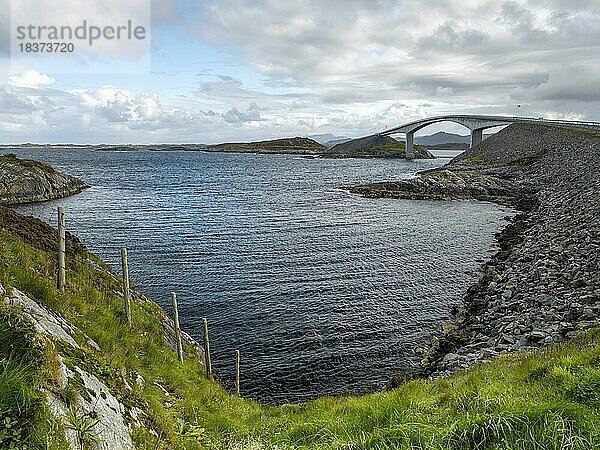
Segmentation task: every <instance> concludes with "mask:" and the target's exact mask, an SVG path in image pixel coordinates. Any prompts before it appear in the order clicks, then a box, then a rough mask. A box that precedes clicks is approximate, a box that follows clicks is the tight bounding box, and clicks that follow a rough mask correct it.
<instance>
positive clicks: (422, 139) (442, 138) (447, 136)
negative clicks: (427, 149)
mask: <svg viewBox="0 0 600 450" xmlns="http://www.w3.org/2000/svg"><path fill="white" fill-rule="evenodd" d="M448 143H453V144H454V143H456V144H469V143H471V136H468V135H467V136H463V135H461V134H454V133H445V132H443V131H439V132H437V133H435V134H432V135H429V136H415V144H419V145H425V146H427V145H438V144H448Z"/></svg>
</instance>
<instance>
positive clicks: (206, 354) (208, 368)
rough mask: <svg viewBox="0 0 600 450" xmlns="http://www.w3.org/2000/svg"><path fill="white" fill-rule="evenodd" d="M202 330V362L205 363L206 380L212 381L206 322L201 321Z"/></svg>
mask: <svg viewBox="0 0 600 450" xmlns="http://www.w3.org/2000/svg"><path fill="white" fill-rule="evenodd" d="M202 327H203V328H204V362H205V363H206V378H208V379H209V380H212V365H211V363H210V342H209V340H208V320H206V319H202Z"/></svg>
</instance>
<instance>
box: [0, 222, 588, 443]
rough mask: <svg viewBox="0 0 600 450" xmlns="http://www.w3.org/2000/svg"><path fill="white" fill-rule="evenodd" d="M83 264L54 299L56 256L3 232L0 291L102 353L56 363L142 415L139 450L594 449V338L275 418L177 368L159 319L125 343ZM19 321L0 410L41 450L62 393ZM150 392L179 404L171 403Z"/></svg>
mask: <svg viewBox="0 0 600 450" xmlns="http://www.w3.org/2000/svg"><path fill="white" fill-rule="evenodd" d="M89 258H91V259H93V260H94V261H96V262H99V261H98V260H97V259H96V258H95V257H90V255H88V254H85V253H79V254H78V255H77V256H76V257H75V259H74V260H73V258H72V260H71V261H70V265H69V270H68V289H67V290H66V292H64V293H59V292H57V291H56V289H55V288H54V280H55V272H54V270H55V264H54V261H53V259H54V258H53V255H52V254H48V253H46V252H45V251H43V250H40V249H37V248H34V247H32V246H30V245H28V244H26V243H24V242H22V241H21V240H19V239H18V238H16V237H15V236H13V235H11V234H9V233H8V232H6V231H3V230H0V281H1V282H2V284H3V285H4V286H7V285H10V286H14V287H16V288H18V289H21V290H23V291H25V292H26V293H28V294H29V295H31V296H32V297H34V298H35V299H36V300H38V301H39V302H41V303H42V304H45V305H47V306H49V307H51V308H53V309H55V310H57V311H59V312H61V314H63V315H64V316H65V317H67V318H68V319H69V320H70V321H72V322H73V323H74V324H75V325H76V326H77V327H79V329H80V330H82V331H84V332H85V333H86V334H87V335H88V336H90V337H91V338H92V339H94V340H95V341H96V342H97V343H98V344H99V345H100V347H101V348H102V351H101V352H97V351H95V350H94V349H93V348H91V347H90V346H89V345H88V344H86V341H85V338H84V337H83V336H78V337H77V339H78V342H79V343H80V345H82V346H83V348H84V350H83V351H74V350H71V349H68V348H64V347H63V346H58V350H59V351H60V353H61V354H62V355H63V356H64V357H65V361H66V363H67V364H68V365H72V364H78V365H81V366H83V367H85V368H86V370H88V371H90V372H91V373H93V374H95V375H96V376H97V377H98V378H100V379H102V380H103V381H104V382H105V383H106V384H107V385H108V386H109V387H110V388H111V390H112V392H113V393H114V394H115V395H116V396H117V397H118V398H119V399H120V400H121V401H122V402H123V403H124V404H126V405H136V406H139V407H140V408H142V409H143V410H144V411H145V412H146V415H145V416H144V417H143V423H144V427H142V428H140V429H137V430H136V431H135V433H134V436H133V437H134V441H135V443H136V445H137V447H138V448H142V449H171V448H184V449H200V448H215V449H236V448H237V449H295V448H306V449H324V448H325V449H330V448H331V449H344V450H353V449H365V450H366V449H457V450H458V449H489V450H492V449H493V450H510V449H515V450H516V449H532V450H533V449H556V450H558V449H563V448H568V449H582V450H583V449H586V450H587V449H592V448H600V428H599V426H598V424H599V423H600V346H599V344H600V332H599V331H598V330H592V331H590V332H587V333H586V334H582V335H580V336H579V337H577V338H576V339H575V340H573V341H572V342H569V343H567V344H563V345H557V346H554V347H549V348H545V349H541V350H538V351H535V352H530V353H523V354H513V355H505V356H502V357H499V358H497V359H496V360H494V361H493V362H491V363H488V364H484V365H481V366H478V367H475V368H473V369H471V370H469V371H466V372H461V373H458V374H455V375H453V376H451V377H449V378H446V379H441V380H437V381H432V382H428V381H423V380H412V381H408V382H406V383H405V384H404V385H402V386H400V387H399V388H397V389H394V390H393V391H389V392H381V393H375V394H371V395H366V396H360V397H343V398H332V397H326V398H321V399H318V400H315V401H311V402H307V403H303V404H296V405H286V406H281V407H271V406H265V405H261V404H258V403H256V402H254V401H251V400H246V399H241V398H238V397H235V396H230V395H228V394H227V392H225V391H224V390H223V389H222V388H221V387H219V386H218V385H217V384H216V383H214V382H211V381H208V380H207V379H205V377H204V375H203V368H202V367H201V366H200V365H199V363H198V362H197V361H195V360H194V359H193V358H192V357H186V359H185V362H184V363H183V364H179V363H178V362H177V357H176V355H175V353H174V352H173V351H172V350H170V349H169V348H168V347H167V346H166V345H165V344H164V342H163V339H162V337H161V333H162V328H161V325H160V318H161V315H162V314H163V312H162V311H161V310H160V309H159V308H158V307H157V306H156V305H153V304H138V303H135V304H134V305H133V317H134V325H133V327H132V329H129V327H128V326H127V325H126V323H125V318H124V314H123V313H122V299H121V298H120V297H119V296H117V294H116V293H115V291H117V290H119V289H120V286H119V283H118V280H117V279H116V278H114V277H113V276H112V275H110V274H109V273H108V272H106V271H103V270H102V271H99V270H97V269H95V268H94V267H93V265H92V264H90V262H89ZM99 263H100V264H101V265H102V266H103V267H105V266H104V265H103V264H102V263H101V262H99ZM15 314H16V313H15V312H14V310H12V309H10V308H8V309H6V308H4V309H2V315H1V316H0V325H1V327H2V328H0V344H2V346H1V347H0V348H1V349H2V350H1V351H2V366H0V369H1V370H2V372H1V373H0V405H1V406H0V408H2V411H3V416H10V417H11V418H13V419H14V420H18V421H19V423H18V424H17V425H16V428H17V429H18V430H19V433H21V434H22V435H23V436H25V438H24V439H29V440H30V441H31V442H32V443H33V444H32V446H31V448H45V447H43V446H41V445H38V444H39V439H38V437H36V436H43V433H46V434H47V435H49V436H51V438H52V439H51V441H52V442H54V443H56V442H60V432H61V429H60V427H57V426H56V424H55V423H54V422H53V421H52V419H50V418H49V416H48V414H47V411H46V410H45V408H44V406H43V402H42V401H41V398H42V397H41V394H40V392H39V388H40V387H44V388H46V389H51V390H52V389H56V388H55V387H53V381H52V379H53V376H52V370H53V369H52V367H54V365H55V363H54V362H53V360H55V357H56V355H55V354H53V353H52V352H51V351H49V350H48V348H47V346H44V345H42V346H41V347H38V346H36V344H35V342H36V339H35V338H34V337H33V335H32V333H31V329H30V328H28V325H27V324H23V323H21V324H20V322H19V320H18V319H15V318H14V317H13V316H15ZM15 317H17V318H18V315H16V316H15ZM11 346H12V347H11ZM40 355H43V358H41V357H40ZM136 373H139V374H141V375H142V376H143V377H144V379H145V385H144V387H143V388H142V387H135V388H134V389H133V390H128V389H126V387H125V383H124V382H125V381H127V384H129V385H130V386H135V382H134V379H135V378H134V377H135V374H136ZM242 375H243V374H242ZM156 383H159V384H160V385H161V386H163V387H164V388H166V389H167V390H168V391H169V392H171V393H172V395H171V396H169V397H168V398H166V397H165V396H164V394H163V392H162V390H161V389H160V388H159V387H158V386H157V385H156ZM71 388H72V389H78V386H76V385H75V386H72V387H71ZM61 395H63V396H64V397H66V398H68V397H69V396H72V393H69V392H62V393H61ZM167 400H168V403H167ZM17 412H19V414H17ZM21 416H22V417H23V418H22V419H21V418H20V417H21ZM2 430H6V427H4V428H2V425H1V422H0V433H2V432H3V431H2ZM40 430H41V431H40ZM149 430H153V432H155V433H156V434H157V435H158V436H154V435H153V434H152V433H151V432H150V431H149ZM0 436H2V434H0ZM19 439H21V438H19ZM36 439H37V440H36ZM0 442H1V441H0ZM52 445H58V444H52ZM0 447H1V446H0ZM2 448H4V447H2ZM56 448H60V447H56Z"/></svg>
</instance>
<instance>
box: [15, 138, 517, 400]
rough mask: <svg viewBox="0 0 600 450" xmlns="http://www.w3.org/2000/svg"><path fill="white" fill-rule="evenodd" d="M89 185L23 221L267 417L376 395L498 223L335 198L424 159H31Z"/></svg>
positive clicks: (118, 155) (158, 155)
mask: <svg viewBox="0 0 600 450" xmlns="http://www.w3.org/2000/svg"><path fill="white" fill-rule="evenodd" d="M15 152H16V153H18V154H19V155H20V156H27V157H32V158H36V159H40V160H44V161H47V162H50V163H51V164H53V165H54V166H56V167H57V168H60V169H61V170H65V171H67V172H69V173H72V174H75V175H78V176H80V177H81V178H83V179H84V180H86V181H87V182H88V183H89V184H91V185H93V187H92V188H90V189H88V190H86V191H85V192H83V193H82V194H79V195H76V196H73V197H70V198H67V199H62V200H57V201H51V202H47V203H42V204H36V205H27V206H22V207H19V208H18V209H19V210H21V211H25V212H28V213H32V214H34V215H37V216H40V217H42V218H44V219H46V220H48V221H49V222H50V223H53V224H54V223H55V211H56V206H57V205H58V204H62V205H64V206H65V208H66V211H67V226H68V228H69V229H70V230H71V231H73V232H75V233H76V234H77V235H79V236H80V238H81V239H82V241H83V242H84V243H85V244H86V245H87V246H88V247H89V248H90V249H91V250H92V251H94V252H96V253H97V254H99V255H100V256H101V257H102V258H104V259H105V260H106V261H108V262H109V263H111V264H112V265H113V267H115V268H116V269H117V270H118V267H119V259H118V249H119V247H120V246H122V245H127V247H128V248H129V255H130V270H131V276H132V279H133V281H134V282H135V283H136V284H137V285H138V286H139V287H140V289H141V290H142V291H145V292H147V293H149V294H150V296H151V297H152V298H153V299H154V300H156V301H157V302H158V303H160V304H161V305H162V306H163V307H165V309H166V310H167V311H169V312H170V301H169V292H170V291H175V292H177V293H178V300H179V305H180V309H181V311H180V317H181V322H182V328H183V329H184V330H186V331H187V332H189V333H190V334H191V335H192V336H194V337H196V338H201V318H202V317H207V318H208V320H209V324H210V333H211V346H212V350H213V352H214V353H213V364H214V370H215V372H216V374H217V376H218V377H219V379H220V380H221V381H222V382H223V383H224V384H225V385H226V386H231V382H232V377H233V370H234V369H233V366H234V350H235V349H239V350H240V351H241V354H242V369H241V372H242V382H241V390H242V394H243V395H245V396H250V397H255V398H258V399H260V400H263V401H267V402H272V403H281V402H291V401H298V400H302V399H307V398H312V397H315V396H318V395H323V394H341V393H348V392H365V391H372V390H375V389H377V388H378V387H380V386H381V385H382V384H384V383H385V382H386V381H387V380H388V379H389V377H390V376H391V375H392V374H393V373H394V372H395V370H397V368H398V367H400V366H403V365H404V364H405V363H406V362H407V361H409V360H414V358H415V356H414V350H415V348H417V347H419V346H421V345H423V342H424V339H425V338H426V336H427V335H428V333H430V332H431V330H432V329H434V328H435V327H436V326H437V325H438V324H439V323H440V322H441V321H443V320H445V319H447V318H448V317H449V309H450V307H451V305H454V304H456V303H458V302H459V300H460V295H461V293H462V291H464V289H465V288H466V287H467V286H468V285H469V284H470V283H471V282H472V279H471V278H470V277H469V276H468V275H466V274H465V271H469V270H472V269H474V268H475V267H476V265H477V263H476V262H475V260H476V259H477V258H481V257H483V256H485V254H486V251H489V250H490V248H491V245H492V244H493V235H494V233H495V232H496V231H498V230H499V229H500V228H501V226H502V224H503V220H502V218H503V217H504V216H506V215H507V213H508V210H506V209H504V208H501V207H498V206H496V205H493V204H488V203H478V202H428V201H407V200H389V199H364V198H361V197H358V196H355V195H350V194H348V193H346V192H344V191H342V190H338V189H336V188H337V187H338V186H341V185H347V184H353V183H359V182H370V181H377V180H379V181H381V180H389V179H394V178H399V177H406V176H411V174H413V173H414V172H415V171H416V170H422V169H426V168H431V167H435V166H439V165H441V164H443V163H444V162H445V161H447V160H444V159H438V160H433V161H418V162H417V161H413V162H406V161H401V160H321V159H307V158H300V157H295V156H281V155H254V154H224V153H201V152H148V151H141V152H101V151H90V150H86V151H82V150H72V149H70V150H42V149H28V150H17V151H15Z"/></svg>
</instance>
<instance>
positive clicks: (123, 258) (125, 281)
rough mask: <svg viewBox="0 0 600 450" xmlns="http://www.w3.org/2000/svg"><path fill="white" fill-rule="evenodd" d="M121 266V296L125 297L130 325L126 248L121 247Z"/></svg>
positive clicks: (129, 293)
mask: <svg viewBox="0 0 600 450" xmlns="http://www.w3.org/2000/svg"><path fill="white" fill-rule="evenodd" d="M121 268H122V272H123V298H124V299H125V316H126V317H127V323H128V324H129V325H131V292H130V290H129V264H128V262H127V248H126V247H122V248H121Z"/></svg>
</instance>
